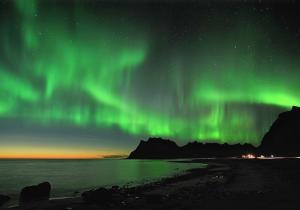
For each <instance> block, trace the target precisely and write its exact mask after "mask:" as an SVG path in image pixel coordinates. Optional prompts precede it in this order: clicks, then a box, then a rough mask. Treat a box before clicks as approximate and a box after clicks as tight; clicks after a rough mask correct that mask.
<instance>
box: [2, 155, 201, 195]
mask: <svg viewBox="0 0 300 210" xmlns="http://www.w3.org/2000/svg"><path fill="white" fill-rule="evenodd" d="M196 167H205V165H204V164H200V163H175V162H168V161H164V160H116V159H102V160H0V194H1V193H3V194H9V195H17V194H18V193H19V192H20V190H21V189H22V188H23V187H24V186H28V185H34V184H38V183H40V182H44V181H49V182H50V183H51V185H52V191H51V194H52V196H68V195H72V194H73V192H74V191H82V190H87V189H91V188H96V187H99V186H111V185H124V184H140V183H144V182H147V181H153V180H156V179H159V178H162V177H166V176H170V175H173V174H175V173H180V172H183V171H184V170H187V169H190V168H196Z"/></svg>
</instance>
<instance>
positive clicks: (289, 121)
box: [259, 106, 300, 156]
mask: <svg viewBox="0 0 300 210" xmlns="http://www.w3.org/2000/svg"><path fill="white" fill-rule="evenodd" d="M299 145H300V107H296V106H293V108H292V110H290V111H287V112H283V113H281V114H279V116H278V118H277V119H276V121H275V122H274V123H273V125H272V126H271V128H270V130H269V131H268V132H267V133H266V134H265V136H264V137H263V140H262V143H261V146H260V148H259V149H260V151H261V153H264V154H267V155H271V154H273V155H276V156H300V150H299Z"/></svg>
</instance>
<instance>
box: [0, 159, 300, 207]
mask: <svg viewBox="0 0 300 210" xmlns="http://www.w3.org/2000/svg"><path fill="white" fill-rule="evenodd" d="M189 162H201V163H205V164H208V167H207V168H196V169H190V170H188V171H187V173H183V174H177V175H175V176H172V177H168V178H164V179H162V180H160V181H156V182H151V183H147V184H144V185H139V186H135V187H120V188H118V189H117V190H116V195H118V196H116V198H115V199H114V200H112V202H109V203H105V204H104V203H101V202H100V203H97V202H96V203H95V202H86V201H83V199H82V198H81V197H74V198H64V199H51V200H49V201H44V202H36V203H32V204H30V205H29V206H23V207H13V208H2V209H11V210H20V209H32V210H34V209H47V210H54V209H74V210H75V209H77V210H83V209H85V210H94V209H120V210H121V209H200V208H201V209H298V205H297V204H298V198H299V196H300V186H299V183H300V182H299V179H300V178H299V177H300V164H299V163H300V160H299V159H275V160H241V159H213V160H211V159H207V160H205V159H194V160H191V161H189Z"/></svg>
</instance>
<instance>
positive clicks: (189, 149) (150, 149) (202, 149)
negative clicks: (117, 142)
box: [128, 138, 255, 159]
mask: <svg viewBox="0 0 300 210" xmlns="http://www.w3.org/2000/svg"><path fill="white" fill-rule="evenodd" d="M254 151H255V147H253V146H252V145H250V144H244V145H240V144H236V145H229V144H217V143H199V142H191V143H188V144H186V145H184V146H182V147H179V146H178V145H177V144H176V143H175V142H173V141H171V140H166V139H163V138H149V139H148V141H144V140H142V141H141V142H140V143H139V145H138V146H137V148H136V149H135V150H134V151H133V152H131V153H130V155H129V157H128V158H129V159H168V158H170V159H171V158H190V157H202V158H211V157H232V156H241V155H242V154H245V153H251V152H254Z"/></svg>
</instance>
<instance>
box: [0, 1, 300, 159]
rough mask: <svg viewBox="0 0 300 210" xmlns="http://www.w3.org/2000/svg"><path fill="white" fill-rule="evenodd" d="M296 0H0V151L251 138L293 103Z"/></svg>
mask: <svg viewBox="0 0 300 210" xmlns="http://www.w3.org/2000/svg"><path fill="white" fill-rule="evenodd" d="M299 9H300V4H299V3H296V1H292V0H287V1H279V0H277V1H267V0H266V1H259V0H257V1H254V0H253V1H247V0H243V1H239V0H235V1H229V0H226V1H221V0H219V1H217V0H214V1H213V0H211V1H209V0H203V1H192V0H189V1H167V0H162V1H150V0H143V1H129V0H125V1H118V0H111V1H100V0H68V1H67V0H60V1H59V0H51V1H50V0H26V1H25V0H0V46H1V47H0V158H1V157H51V158H56V157H57V158H64V157H65V158H75V157H76V158H88V157H104V156H110V155H116V154H128V152H129V151H130V150H132V149H133V148H134V147H135V146H136V145H137V143H138V142H139V140H140V139H141V138H148V137H149V136H156V137H158V136H159V137H164V138H170V139H173V140H176V141H177V142H178V144H179V145H182V144H185V143H187V142H188V141H199V142H201V141H202V142H218V143H230V144H235V143H251V144H253V145H255V146H258V145H259V144H260V140H261V138H262V136H263V134H264V133H265V132H266V131H267V130H268V129H269V127H270V125H271V124H272V122H273V121H274V120H275V119H276V117H277V115H278V114H279V113H280V112H282V111H285V110H289V109H290V108H291V106H293V105H298V106H300V92H299V88H300V83H299V79H300V67H299V66H300V16H299V15H298V11H299Z"/></svg>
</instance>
